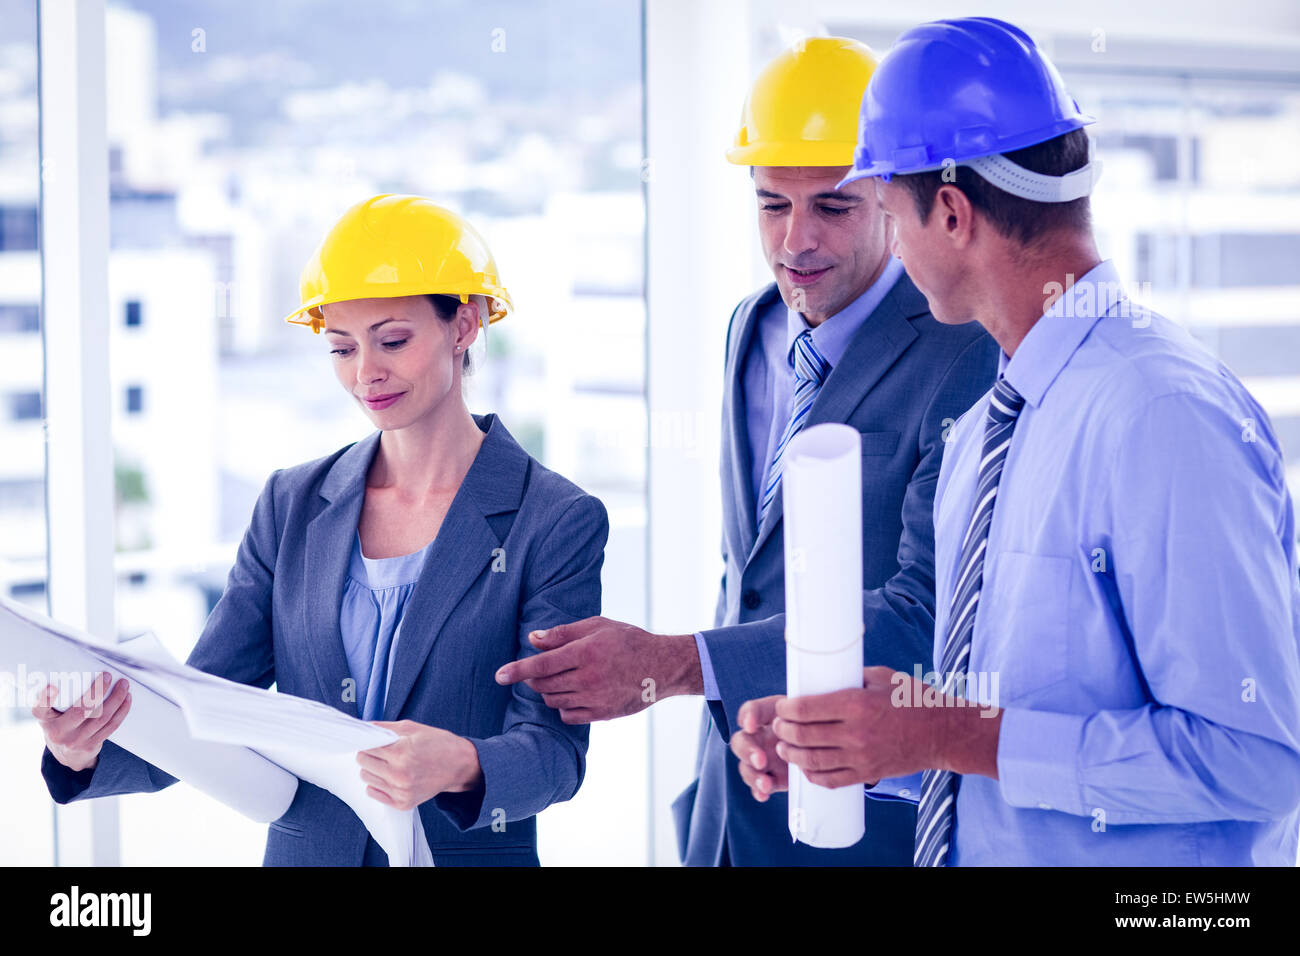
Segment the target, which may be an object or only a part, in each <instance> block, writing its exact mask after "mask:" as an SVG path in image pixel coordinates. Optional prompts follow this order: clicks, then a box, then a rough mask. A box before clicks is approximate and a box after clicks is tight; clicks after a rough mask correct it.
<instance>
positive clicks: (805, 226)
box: [785, 207, 818, 268]
mask: <svg viewBox="0 0 1300 956" xmlns="http://www.w3.org/2000/svg"><path fill="white" fill-rule="evenodd" d="M817 246H818V242H817V228H816V223H815V222H813V217H812V216H810V215H808V214H807V213H805V212H803V211H802V210H800V209H798V208H797V207H796V208H792V209H791V210H790V219H789V221H788V222H787V224H786V228H785V251H786V252H788V253H789V254H790V257H791V258H792V259H793V260H795V261H796V262H797V261H798V259H799V257H800V256H801V255H803V254H804V253H805V252H813V251H815V250H816V249H817ZM796 268H797V267H796Z"/></svg>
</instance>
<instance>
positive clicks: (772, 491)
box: [758, 329, 831, 528]
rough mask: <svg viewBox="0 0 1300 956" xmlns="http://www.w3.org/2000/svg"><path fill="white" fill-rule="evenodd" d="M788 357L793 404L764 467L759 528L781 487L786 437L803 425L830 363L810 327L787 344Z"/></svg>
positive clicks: (789, 436) (787, 442) (794, 433)
mask: <svg viewBox="0 0 1300 956" xmlns="http://www.w3.org/2000/svg"><path fill="white" fill-rule="evenodd" d="M790 361H791V362H792V363H793V365H794V404H793V406H792V407H791V409H790V422H789V424H788V425H786V426H785V432H784V434H782V435H781V441H780V443H779V444H778V445H777V446H776V454H774V455H773V456H772V464H771V467H769V468H768V469H767V480H766V481H764V482H763V496H762V498H761V499H759V505H758V526H759V527H760V528H761V527H763V521H764V519H766V518H767V513H768V511H769V510H771V507H772V502H774V501H775V500H776V495H777V492H779V491H780V490H781V472H782V470H783V468H784V464H783V458H784V455H785V448H786V445H788V444H790V439H791V438H793V437H794V436H795V435H797V434H798V433H799V429H800V428H802V427H803V423H804V422H805V421H806V420H807V418H808V411H809V409H811V408H812V403H813V400H814V399H816V398H817V393H818V392H819V391H820V390H821V387H822V383H823V382H825V381H826V376H827V375H829V374H830V370H831V365H830V363H829V362H827V361H826V360H825V359H824V358H822V357H821V354H820V353H819V352H818V351H817V348H816V346H814V345H813V340H812V329H804V330H803V331H802V332H800V333H799V337H798V338H797V339H795V340H794V345H793V346H791V348H790Z"/></svg>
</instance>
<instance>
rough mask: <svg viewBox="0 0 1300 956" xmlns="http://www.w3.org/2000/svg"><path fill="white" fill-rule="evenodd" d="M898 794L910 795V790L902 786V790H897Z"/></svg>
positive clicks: (901, 795)
mask: <svg viewBox="0 0 1300 956" xmlns="http://www.w3.org/2000/svg"><path fill="white" fill-rule="evenodd" d="M898 795H899V796H900V797H910V796H911V795H912V791H911V790H908V789H907V787H904V788H903V789H902V790H900V791H898Z"/></svg>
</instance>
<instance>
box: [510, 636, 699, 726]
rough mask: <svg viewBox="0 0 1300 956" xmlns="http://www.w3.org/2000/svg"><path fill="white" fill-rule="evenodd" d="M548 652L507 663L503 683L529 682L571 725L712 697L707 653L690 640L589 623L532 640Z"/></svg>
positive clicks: (686, 637) (529, 637) (537, 646)
mask: <svg viewBox="0 0 1300 956" xmlns="http://www.w3.org/2000/svg"><path fill="white" fill-rule="evenodd" d="M528 639H529V640H530V641H532V644H533V646H534V647H536V648H538V649H539V650H540V651H542V652H543V653H541V654H534V655H532V656H530V657H524V658H521V659H520V660H517V661H513V662H512V663H509V664H506V665H505V666H504V667H502V668H501V669H500V670H499V671H497V674H496V678H497V683H499V684H516V683H518V682H519V681H523V682H524V683H525V684H527V685H528V686H529V687H531V688H532V689H533V690H535V691H537V693H539V694H541V695H542V700H543V701H545V702H546V706H547V707H553V708H554V709H555V710H558V711H559V712H560V719H561V720H563V721H564V722H565V723H566V724H589V723H591V722H592V721H593V720H612V719H613V718H615V717H626V716H628V715H629V714H635V713H637V712H639V711H642V710H645V709H646V708H647V707H649V706H650V705H651V704H653V703H654V702H655V701H657V700H660V699H662V698H664V697H676V696H678V695H679V694H702V693H704V678H703V676H701V673H700V655H699V651H698V650H697V649H696V647H695V638H694V636H693V635H690V634H683V635H664V634H651V633H649V632H648V631H643V630H641V628H639V627H634V626H632V625H631V624H623V623H621V622H620V621H611V620H609V619H608V618H604V617H589V618H586V619H585V620H582V621H574V622H573V623H572V624H561V625H558V626H556V627H552V628H549V629H547V630H545V631H533V633H531V634H530V635H528Z"/></svg>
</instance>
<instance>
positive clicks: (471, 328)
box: [456, 296, 479, 352]
mask: <svg viewBox="0 0 1300 956" xmlns="http://www.w3.org/2000/svg"><path fill="white" fill-rule="evenodd" d="M478 309H479V305H478V303H477V302H475V301H474V297H472V296H471V297H470V300H469V301H468V302H462V303H461V304H460V305H459V306H457V307H456V344H457V345H459V346H461V351H462V352H464V351H465V350H467V349H468V348H469V347H470V345H471V344H473V342H474V340H475V339H477V338H478V329H479V314H478Z"/></svg>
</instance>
